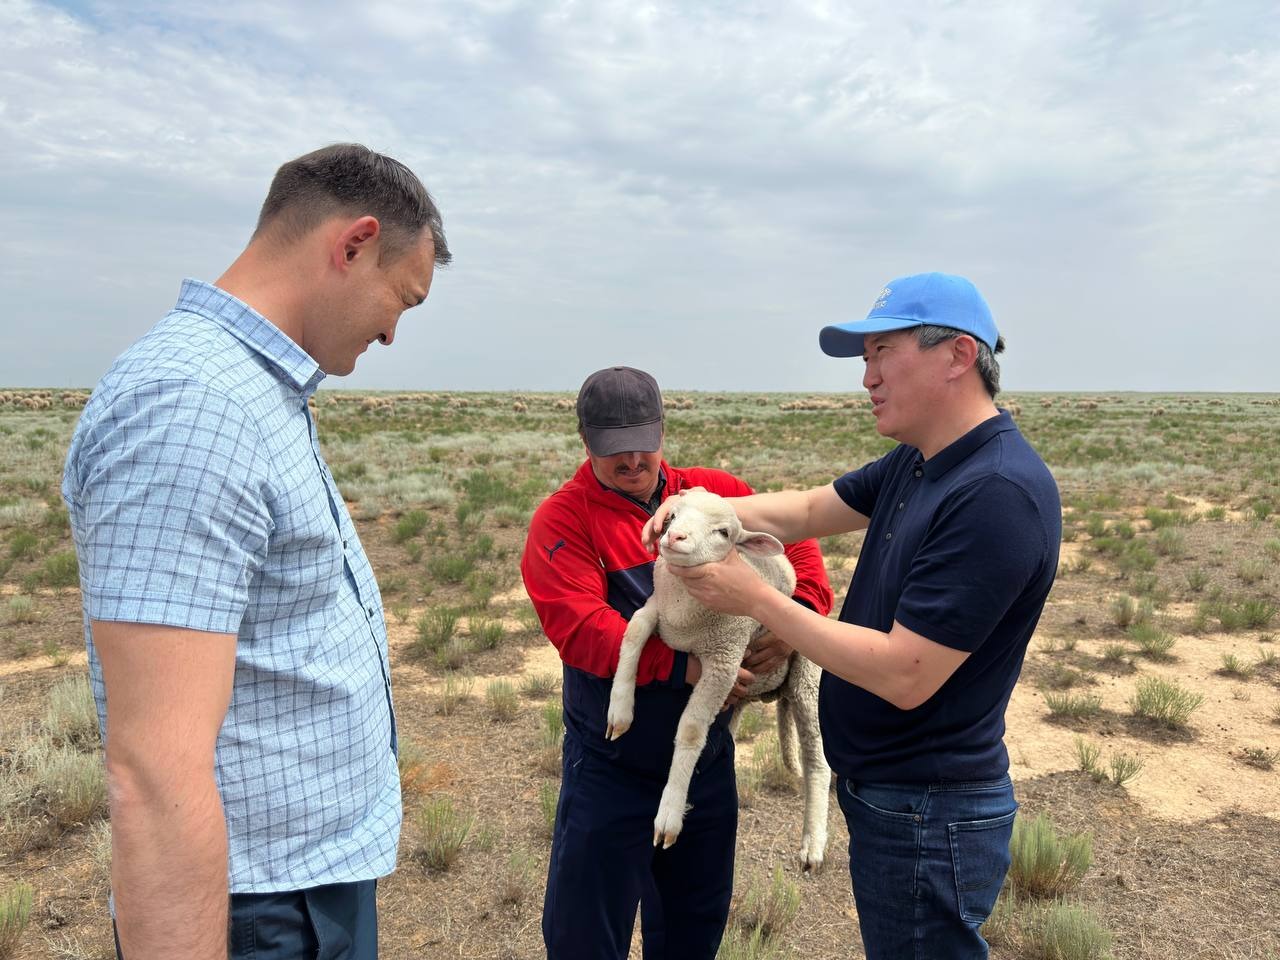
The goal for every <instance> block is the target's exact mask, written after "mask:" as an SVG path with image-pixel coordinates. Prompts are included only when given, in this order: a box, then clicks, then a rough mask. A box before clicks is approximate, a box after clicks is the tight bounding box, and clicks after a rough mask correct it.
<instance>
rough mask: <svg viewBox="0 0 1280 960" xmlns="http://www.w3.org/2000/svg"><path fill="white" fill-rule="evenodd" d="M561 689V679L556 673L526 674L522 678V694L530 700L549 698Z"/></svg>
mask: <svg viewBox="0 0 1280 960" xmlns="http://www.w3.org/2000/svg"><path fill="white" fill-rule="evenodd" d="M559 688H560V678H559V677H557V676H556V675H555V674H554V673H526V674H525V675H524V676H523V677H521V678H520V692H521V693H522V694H524V695H525V696H526V697H528V698H529V699H530V700H541V699H543V698H544V697H549V696H551V694H553V693H555V692H556V690H558V689H559ZM557 707H559V704H557Z"/></svg>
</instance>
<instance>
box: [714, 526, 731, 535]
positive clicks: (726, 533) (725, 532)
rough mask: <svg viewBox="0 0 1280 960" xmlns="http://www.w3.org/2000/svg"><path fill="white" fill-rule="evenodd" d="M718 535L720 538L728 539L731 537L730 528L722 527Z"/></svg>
mask: <svg viewBox="0 0 1280 960" xmlns="http://www.w3.org/2000/svg"><path fill="white" fill-rule="evenodd" d="M716 533H718V534H720V536H722V537H727V536H728V535H729V528H728V527H721V528H720V529H719V530H717V531H716Z"/></svg>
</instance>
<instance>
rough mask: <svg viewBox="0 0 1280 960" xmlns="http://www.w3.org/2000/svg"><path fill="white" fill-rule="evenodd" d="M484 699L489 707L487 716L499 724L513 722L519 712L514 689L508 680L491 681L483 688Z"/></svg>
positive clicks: (518, 703) (518, 702)
mask: <svg viewBox="0 0 1280 960" xmlns="http://www.w3.org/2000/svg"><path fill="white" fill-rule="evenodd" d="M484 699H485V702H486V703H487V704H488V706H489V716H491V717H492V718H493V719H494V720H496V721H498V722H500V723H508V722H510V721H512V720H514V719H515V718H516V714H518V713H519V712H520V701H519V699H518V698H517V697H516V688H515V685H514V684H512V683H511V681H510V680H493V681H491V682H490V683H489V685H488V686H487V687H486V688H485V691H484Z"/></svg>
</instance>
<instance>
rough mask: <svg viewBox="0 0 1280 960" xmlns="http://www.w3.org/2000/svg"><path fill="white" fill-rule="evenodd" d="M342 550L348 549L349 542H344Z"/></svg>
mask: <svg viewBox="0 0 1280 960" xmlns="http://www.w3.org/2000/svg"><path fill="white" fill-rule="evenodd" d="M342 549H343V550H345V549H347V541H345V540H343V541H342Z"/></svg>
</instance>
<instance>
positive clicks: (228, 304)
mask: <svg viewBox="0 0 1280 960" xmlns="http://www.w3.org/2000/svg"><path fill="white" fill-rule="evenodd" d="M174 309H176V310H182V311H184V312H186V313H194V314H196V315H197V316H201V317H206V318H208V319H209V320H213V321H215V322H216V323H218V324H220V325H221V326H222V327H224V328H225V329H226V330H227V332H228V333H230V334H231V335H232V336H234V337H235V338H236V339H237V340H239V341H240V342H241V343H243V344H244V345H245V346H246V347H248V348H249V349H250V350H252V351H253V352H254V353H256V354H257V355H258V356H260V357H262V359H264V360H265V361H267V363H268V364H269V365H270V366H272V367H273V368H275V370H277V371H278V372H279V373H280V375H281V376H282V377H283V379H285V380H287V381H288V382H289V383H291V384H293V386H294V387H296V388H297V390H298V392H299V393H301V394H302V395H303V396H306V397H310V396H311V394H313V393H315V390H316V387H318V386H319V385H320V381H321V380H323V379H324V377H325V374H324V371H323V370H321V369H320V365H319V364H318V363H316V362H315V360H313V359H312V357H311V355H310V354H308V353H307V352H306V351H305V350H303V349H302V348H301V347H300V346H298V345H297V344H296V343H294V342H293V341H292V340H291V339H289V337H287V336H286V335H285V334H284V333H283V332H282V331H281V330H280V328H279V327H277V326H276V325H275V324H273V323H272V322H271V321H270V320H268V319H267V318H266V317H264V316H263V315H262V314H260V313H258V311H257V310H254V309H253V307H251V306H249V305H248V304H247V303H245V302H244V301H243V300H239V299H237V298H236V297H233V296H232V295H231V294H229V293H227V292H226V291H225V290H221V289H219V288H218V287H215V286H214V285H213V284H211V283H205V282H204V281H202V280H192V279H190V278H187V279H186V280H183V281H182V291H181V292H180V293H179V294H178V302H177V304H176V306H175V307H174Z"/></svg>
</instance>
